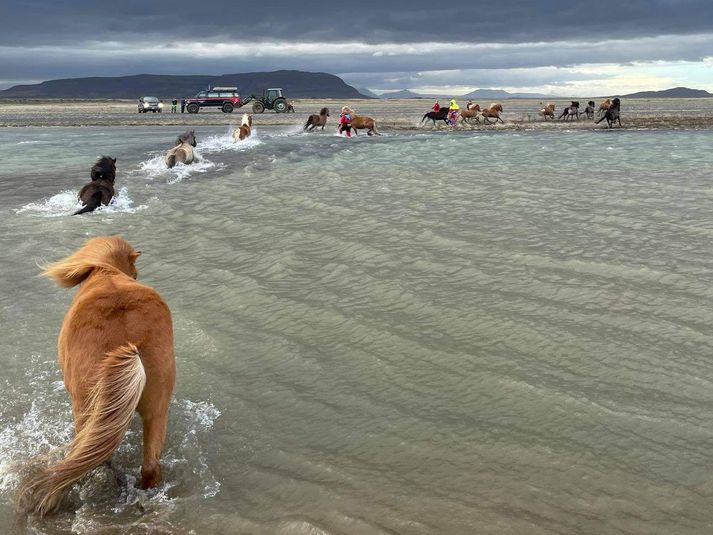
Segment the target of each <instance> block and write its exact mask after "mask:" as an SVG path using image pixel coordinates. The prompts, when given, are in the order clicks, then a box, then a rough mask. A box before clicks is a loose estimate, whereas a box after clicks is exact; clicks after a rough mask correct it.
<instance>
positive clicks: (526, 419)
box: [0, 126, 713, 535]
mask: <svg viewBox="0 0 713 535" xmlns="http://www.w3.org/2000/svg"><path fill="white" fill-rule="evenodd" d="M178 133H180V130H176V128H175V127H174V128H165V127H142V128H136V127H113V128H103V127H97V128H92V127H86V128H76V129H74V128H24V129H5V130H0V185H1V188H2V195H1V196H0V217H2V218H3V222H4V232H3V234H2V243H1V245H2V248H3V252H4V254H3V255H2V260H1V262H2V272H3V275H4V276H3V278H2V280H1V281H0V303H1V304H2V308H1V312H0V314H1V316H0V320H1V322H2V325H3V327H4V329H3V334H2V336H0V366H1V367H2V369H3V375H2V379H1V382H2V389H0V532H2V533H6V532H10V533H25V532H32V533H46V534H57V533H66V532H70V531H73V532H76V533H92V534H94V533H107V534H108V533H116V532H117V531H122V530H123V532H127V533H199V534H203V533H211V534H212V533H219V534H222V533H285V534H288V533H289V534H292V533H299V534H304V533H311V534H312V533H319V534H361V533H368V534H374V533H405V534H431V533H458V534H459V533H463V534H466V533H479V534H481V533H516V534H520V533H528V534H552V533H561V534H580V533H581V534H585V533H586V534H602V533H630V534H647V535H650V534H654V533H660V534H671V533H682V534H683V533H691V534H694V533H695V534H700V533H707V532H710V531H711V530H712V529H713V512H711V509H710V503H711V498H713V485H712V484H711V478H710V475H709V470H708V469H709V466H710V447H711V444H712V443H713V422H712V420H711V411H710V410H711V404H712V403H713V388H712V387H713V385H712V384H711V375H712V373H711V372H712V371H713V370H712V368H713V364H711V359H710V355H711V348H712V346H713V337H712V336H711V330H710V325H711V323H712V322H713V308H712V307H711V298H712V297H713V289H712V288H713V285H712V284H711V283H712V282H713V276H712V271H711V268H713V260H712V259H711V253H712V252H713V246H712V245H711V238H713V202H712V201H713V182H712V181H711V175H712V171H713V156H712V155H711V151H710V147H711V144H712V143H713V132H711V131H662V130H659V131H591V130H590V131H580V130H577V131H558V132H548V131H544V132H497V133H489V132H464V133H443V132H425V133H391V134H390V135H385V136H382V137H380V138H367V137H366V136H363V137H359V138H357V139H351V140H347V139H341V138H338V137H335V136H333V135H332V134H331V133H329V134H328V133H326V131H325V133H324V134H321V133H319V134H312V135H304V134H301V133H300V132H299V128H298V127H258V128H256V132H255V133H256V136H255V137H254V138H252V139H251V140H250V142H249V143H245V144H241V145H234V144H232V142H230V139H229V137H228V130H227V127H225V126H220V127H209V126H206V127H197V128H196V135H197V139H198V146H197V151H198V155H199V158H200V162H199V163H198V165H196V166H191V167H183V166H179V167H178V168H176V169H173V170H165V169H163V168H162V165H161V159H160V157H161V155H162V154H163V152H164V150H165V149H166V148H168V147H169V146H170V145H171V142H172V140H173V139H174V138H175V136H176V135H177V134H178ZM100 154H109V155H112V156H116V157H117V158H118V163H117V165H118V171H119V172H118V178H117V184H118V185H119V187H120V191H121V194H120V195H119V202H118V203H117V204H116V205H115V206H111V207H108V208H105V209H102V210H100V211H99V212H97V213H95V214H92V215H89V216H82V217H69V214H70V213H71V212H72V211H73V210H74V209H75V208H76V206H75V200H74V197H73V195H74V194H75V193H76V192H77V191H78V190H79V189H80V187H81V186H82V185H83V184H84V181H85V180H86V179H87V178H88V169H89V167H90V165H91V163H92V162H93V161H94V159H95V158H96V157H97V156H98V155H100ZM101 234H121V235H123V236H124V237H126V238H127V239H128V240H129V241H130V242H131V243H132V244H133V245H134V246H135V247H137V248H138V249H140V250H142V251H143V253H144V254H143V255H142V257H141V259H140V260H139V263H138V264H139V265H138V267H139V277H140V279H141V280H142V281H144V282H146V283H148V284H150V285H152V286H153V287H155V288H156V289H157V290H158V291H159V292H161V294H162V295H163V296H164V297H165V299H166V300H167V301H168V303H169V305H170V307H171V309H172V312H173V316H174V323H175V331H176V354H177V365H178V383H177V389H176V394H175V401H174V403H173V405H172V409H171V420H170V424H169V425H170V430H169V436H168V440H167V446H166V452H165V455H164V459H163V463H164V475H165V480H166V481H165V483H164V485H163V486H162V487H161V488H159V489H158V490H156V491H152V492H148V493H146V492H142V491H138V490H136V489H135V488H134V483H135V477H136V475H137V473H138V469H139V465H140V426H139V422H138V421H135V422H134V426H133V428H132V432H131V433H130V434H129V436H128V437H127V439H126V440H125V441H124V443H123V445H122V446H121V448H120V450H119V452H118V454H117V455H116V456H115V459H114V461H113V467H112V469H109V468H106V467H103V468H102V469H100V470H97V471H96V472H94V473H93V474H92V475H91V476H90V477H89V478H87V480H85V481H84V482H83V483H82V485H80V486H79V487H77V488H76V489H75V490H74V491H73V493H72V495H71V496H70V500H69V504H68V507H67V510H65V511H64V512H62V513H61V514H59V515H57V516H55V517H52V518H49V519H45V520H39V519H30V520H29V522H28V524H25V523H24V521H22V520H21V519H18V518H16V517H15V516H14V514H13V513H12V506H11V500H12V497H13V490H14V488H15V486H16V482H17V477H16V465H15V464H13V463H14V462H18V461H22V460H23V459H26V458H27V457H28V456H29V455H31V454H34V453H36V452H39V451H42V450H43V449H44V448H46V447H48V446H50V445H58V444H61V443H63V442H64V441H65V440H66V439H67V437H68V436H69V435H70V433H71V417H70V411H69V404H68V401H67V396H66V393H65V392H64V389H63V386H62V383H61V375H60V373H59V372H58V370H57V365H56V363H55V355H56V353H55V345H56V337H57V332H58V329H59V325H60V323H61V320H62V317H63V314H64V312H65V311H66V309H67V306H68V303H69V301H70V299H71V296H72V293H73V292H72V291H66V290H62V289H59V288H56V287H53V286H52V285H51V284H50V282H49V281H46V280H44V279H39V278H37V277H36V276H35V275H36V274H37V272H38V268H37V267H36V264H37V262H41V261H42V260H54V259H57V258H60V257H62V256H63V255H66V254H68V253H69V252H71V251H73V250H74V249H76V248H77V247H78V246H79V245H80V244H81V243H82V242H83V241H84V240H85V239H86V238H87V237H90V236H95V235H101Z"/></svg>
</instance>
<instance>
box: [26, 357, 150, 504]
mask: <svg viewBox="0 0 713 535" xmlns="http://www.w3.org/2000/svg"><path fill="white" fill-rule="evenodd" d="M145 384H146V372H145V370H144V366H143V364H142V363H141V357H140V355H139V351H138V349H137V348H136V346H134V345H133V344H127V345H125V346H121V347H119V348H118V349H116V350H114V351H112V352H110V353H107V354H106V356H105V357H104V360H103V362H102V363H101V370H100V372H99V379H98V381H97V383H96V385H95V386H94V388H93V389H92V391H91V394H90V398H89V401H88V403H87V407H86V411H85V414H84V420H83V421H84V424H83V426H82V428H81V430H80V431H79V432H78V433H77V434H76V435H75V437H74V439H73V440H72V442H70V444H69V448H68V449H69V452H68V454H67V456H66V457H65V458H64V459H62V460H61V461H58V462H57V463H55V464H51V465H50V466H48V467H47V468H45V469H43V470H42V471H41V472H39V473H37V474H35V475H34V476H31V477H30V478H29V479H28V480H27V481H25V482H24V483H23V485H22V487H21V488H20V491H19V494H18V498H17V506H18V509H19V510H20V511H22V512H24V513H30V512H34V513H39V514H40V515H42V516H44V515H46V514H47V513H51V512H53V511H55V510H56V509H57V508H58V507H59V505H60V503H61V501H62V498H63V497H64V494H65V492H66V491H67V490H68V489H69V488H70V487H71V486H72V485H73V484H74V483H75V482H77V481H78V480H79V479H80V478H81V477H82V476H83V475H84V474H86V473H87V472H88V471H89V470H92V469H93V468H96V467H97V466H99V465H100V464H101V463H102V462H104V461H106V460H108V459H109V458H111V456H112V454H113V453H114V450H115V449H116V448H117V447H118V446H119V443H120V442H121V440H122V439H123V438H124V434H125V433H126V430H127V429H128V428H129V424H130V423H131V418H132V416H133V415H134V411H135V410H136V406H137V405H138V403H139V399H140V398H141V393H142V392H143V390H144V385H145Z"/></svg>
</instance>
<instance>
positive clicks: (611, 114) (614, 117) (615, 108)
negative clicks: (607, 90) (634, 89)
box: [594, 98, 621, 128]
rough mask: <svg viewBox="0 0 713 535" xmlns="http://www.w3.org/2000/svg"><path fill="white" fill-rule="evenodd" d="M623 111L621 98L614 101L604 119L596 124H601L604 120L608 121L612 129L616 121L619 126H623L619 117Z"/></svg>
mask: <svg viewBox="0 0 713 535" xmlns="http://www.w3.org/2000/svg"><path fill="white" fill-rule="evenodd" d="M620 110H621V101H620V100H619V98H615V99H614V100H612V101H611V105H610V106H609V109H608V110H607V111H606V113H604V117H602V118H601V119H599V120H598V121H596V122H595V123H594V124H599V123H601V122H602V121H603V120H604V119H606V120H607V125H608V126H609V128H612V127H613V126H614V121H616V122H618V123H619V126H621V116H620V115H619V112H620Z"/></svg>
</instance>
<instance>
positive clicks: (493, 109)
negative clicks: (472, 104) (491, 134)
mask: <svg viewBox="0 0 713 535" xmlns="http://www.w3.org/2000/svg"><path fill="white" fill-rule="evenodd" d="M502 112H503V105H502V104H496V103H493V104H491V105H490V107H489V108H485V109H484V110H481V112H480V115H482V116H483V120H484V121H485V123H486V124H492V121H489V120H488V119H492V118H493V117H494V118H495V122H496V123H497V122H498V121H500V122H501V123H505V121H503V120H502V119H501V118H500V114H501V113H502Z"/></svg>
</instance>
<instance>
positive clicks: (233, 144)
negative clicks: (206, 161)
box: [198, 125, 262, 154]
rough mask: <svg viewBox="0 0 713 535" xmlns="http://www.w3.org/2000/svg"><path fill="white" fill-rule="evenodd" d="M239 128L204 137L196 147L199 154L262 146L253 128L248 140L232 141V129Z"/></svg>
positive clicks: (230, 128) (237, 126)
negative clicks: (199, 151)
mask: <svg viewBox="0 0 713 535" xmlns="http://www.w3.org/2000/svg"><path fill="white" fill-rule="evenodd" d="M239 126H240V125H236V126H235V127H233V126H231V127H228V130H227V132H226V133H225V134H223V135H220V136H208V137H206V138H205V139H203V140H201V141H199V142H198V147H199V148H200V150H201V152H204V153H206V154H211V153H214V152H225V151H244V150H250V149H254V148H255V147H257V146H258V145H261V144H262V140H261V139H260V138H259V136H258V131H257V129H256V128H255V127H253V128H252V131H251V132H250V137H249V138H247V139H243V140H242V141H235V140H233V128H239Z"/></svg>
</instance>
